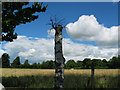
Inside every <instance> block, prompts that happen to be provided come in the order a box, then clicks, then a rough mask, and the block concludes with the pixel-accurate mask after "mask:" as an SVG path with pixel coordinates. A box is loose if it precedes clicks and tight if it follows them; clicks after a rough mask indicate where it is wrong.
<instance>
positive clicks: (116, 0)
mask: <svg viewBox="0 0 120 90" xmlns="http://www.w3.org/2000/svg"><path fill="white" fill-rule="evenodd" d="M112 1H113V2H119V1H120V0H112Z"/></svg>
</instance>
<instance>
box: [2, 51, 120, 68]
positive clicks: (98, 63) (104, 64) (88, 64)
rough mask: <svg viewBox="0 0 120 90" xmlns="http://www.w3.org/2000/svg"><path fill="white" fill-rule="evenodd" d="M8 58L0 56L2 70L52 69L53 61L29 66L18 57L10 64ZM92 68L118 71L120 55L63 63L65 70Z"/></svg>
mask: <svg viewBox="0 0 120 90" xmlns="http://www.w3.org/2000/svg"><path fill="white" fill-rule="evenodd" d="M9 59H10V56H9V55H8V54H7V53H4V54H3V55H2V56H1V61H2V68H33V69H54V68H55V61H53V60H49V61H43V62H42V63H32V64H30V63H29V61H28V60H25V62H24V63H23V64H22V63H21V62H20V57H19V56H17V57H16V58H15V59H14V60H13V62H12V63H10V60H9ZM92 67H94V68H95V69H119V68H120V55H119V56H118V57H117V56H114V57H112V58H111V59H110V60H108V61H107V60H106V59H103V60H101V59H91V58H85V59H84V60H83V61H80V60H78V61H76V62H75V60H72V59H71V60H68V61H67V62H66V63H65V69H90V68H92Z"/></svg>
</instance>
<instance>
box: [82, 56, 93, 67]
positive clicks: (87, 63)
mask: <svg viewBox="0 0 120 90" xmlns="http://www.w3.org/2000/svg"><path fill="white" fill-rule="evenodd" d="M83 67H84V68H86V69H89V68H91V59H90V58H85V59H84V60H83Z"/></svg>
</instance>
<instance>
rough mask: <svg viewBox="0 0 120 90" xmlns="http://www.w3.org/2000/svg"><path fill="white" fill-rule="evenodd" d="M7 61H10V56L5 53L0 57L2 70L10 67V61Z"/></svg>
mask: <svg viewBox="0 0 120 90" xmlns="http://www.w3.org/2000/svg"><path fill="white" fill-rule="evenodd" d="M9 59H10V56H9V55H8V54H7V53H4V54H3V55H2V67H3V68H8V67H10V61H9Z"/></svg>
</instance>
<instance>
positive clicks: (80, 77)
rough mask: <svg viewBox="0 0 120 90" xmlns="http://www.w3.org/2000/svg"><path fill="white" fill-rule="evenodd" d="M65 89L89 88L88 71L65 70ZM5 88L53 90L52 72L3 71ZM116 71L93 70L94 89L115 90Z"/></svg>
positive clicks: (32, 70) (31, 70)
mask: <svg viewBox="0 0 120 90" xmlns="http://www.w3.org/2000/svg"><path fill="white" fill-rule="evenodd" d="M64 73H65V80H64V87H65V88H90V84H91V81H90V76H91V75H90V69H81V70H65V71H64ZM2 75H3V76H2V79H3V85H4V86H5V87H26V88H53V87H54V70H48V69H46V70H45V69H44V70H41V69H3V73H2ZM118 78H119V75H118V69H97V70H95V88H117V87H119V84H118V83H119V82H118Z"/></svg>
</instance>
